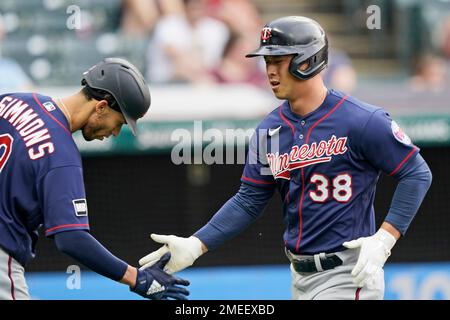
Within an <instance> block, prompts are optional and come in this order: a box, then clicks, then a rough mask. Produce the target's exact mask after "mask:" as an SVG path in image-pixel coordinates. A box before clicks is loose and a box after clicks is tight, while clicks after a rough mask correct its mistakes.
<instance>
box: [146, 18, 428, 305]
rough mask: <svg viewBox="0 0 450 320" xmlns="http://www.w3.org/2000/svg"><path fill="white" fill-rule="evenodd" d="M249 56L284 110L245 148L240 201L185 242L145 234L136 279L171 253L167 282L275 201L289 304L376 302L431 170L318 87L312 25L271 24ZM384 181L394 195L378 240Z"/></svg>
mask: <svg viewBox="0 0 450 320" xmlns="http://www.w3.org/2000/svg"><path fill="white" fill-rule="evenodd" d="M255 56H263V57H264V59H265V62H266V70H267V75H268V78H269V81H270V84H271V87H272V90H273V92H274V94H275V96H276V97H277V98H279V99H280V100H284V101H283V103H282V104H281V105H280V106H279V107H278V108H276V109H275V110H273V111H272V112H271V113H270V114H269V115H268V116H267V117H266V118H265V119H264V120H263V121H262V122H261V124H260V125H259V126H258V128H257V129H256V132H255V134H254V136H253V137H252V139H251V141H250V146H249V152H248V156H247V162H246V165H245V168H244V172H243V175H242V178H241V182H242V184H241V187H240V189H239V192H238V193H237V194H236V195H235V196H234V197H232V198H231V199H230V200H229V201H228V202H227V203H226V204H225V205H224V206H223V207H222V208H221V209H220V210H219V211H218V212H217V213H216V214H215V215H214V216H213V218H212V219H211V220H210V221H209V222H208V223H207V224H206V225H205V226H204V227H202V228H201V229H200V230H198V231H197V232H196V233H195V234H194V235H193V236H191V237H189V238H182V237H177V236H174V235H171V236H166V235H155V234H152V235H151V237H152V239H153V240H155V241H156V242H159V243H162V244H164V246H163V247H161V248H160V249H158V250H157V251H154V252H152V253H150V254H149V255H147V256H145V257H144V258H142V259H141V260H140V262H139V263H140V265H141V266H142V267H141V268H142V269H144V268H146V267H149V266H152V265H153V264H154V263H155V262H156V261H158V259H159V258H160V257H161V256H162V255H163V254H165V253H167V252H171V254H172V257H171V260H170V261H169V263H168V264H167V266H166V270H167V271H168V272H169V273H173V272H177V271H179V270H182V269H184V268H186V267H188V266H190V265H192V264H193V263H194V261H195V260H196V259H197V258H198V257H200V256H201V255H202V254H204V253H205V252H207V251H208V250H213V249H216V248H217V247H219V246H220V245H221V244H222V243H224V242H225V241H227V240H229V239H231V238H233V237H234V236H235V235H237V234H239V233H240V232H242V231H243V230H244V229H245V228H246V227H247V226H248V225H250V224H251V223H252V222H253V221H255V219H256V218H257V217H259V216H260V215H261V213H262V212H263V210H264V207H265V206H266V204H267V203H268V201H269V199H270V198H271V197H272V195H273V193H274V192H275V190H278V192H279V194H280V196H281V201H282V207H283V219H284V222H285V225H286V229H285V232H284V235H283V238H284V244H285V252H286V255H287V258H288V259H289V261H290V262H291V265H290V266H291V273H292V297H293V299H382V298H383V295H384V273H383V266H384V263H385V262H386V260H387V258H388V257H389V255H390V253H391V249H392V248H393V246H394V244H395V243H396V241H397V240H398V239H399V238H400V237H401V236H402V235H404V234H405V233H406V230H407V229H408V226H409V225H410V223H411V221H412V219H413V218H414V215H415V214H416V212H417V210H418V208H419V206H420V204H421V202H422V200H423V198H424V196H425V194H426V192H427V190H428V188H429V186H430V184H431V179H432V177H431V172H430V169H429V168H428V166H427V164H426V162H425V161H424V159H423V158H422V157H421V155H420V154H419V148H417V147H416V146H415V145H414V144H413V143H412V142H411V140H410V139H409V138H408V136H407V135H406V134H405V133H404V132H403V131H402V130H401V128H400V127H399V126H398V125H397V124H396V122H395V121H393V120H392V119H391V118H390V116H389V114H388V113H387V112H386V111H385V110H383V109H382V108H379V107H376V106H372V105H370V104H367V103H364V102H362V101H359V100H357V99H356V98H353V97H351V96H348V95H346V94H344V93H342V92H338V91H335V90H333V89H329V88H326V87H325V86H324V84H323V81H322V77H321V74H320V72H321V71H322V70H323V69H324V68H325V67H326V65H327V61H328V41H327V37H326V35H325V32H324V31H323V29H322V28H321V26H320V25H319V24H318V23H317V22H316V21H314V20H311V19H308V18H306V17H298V16H296V17H283V18H280V19H276V20H274V21H272V22H270V23H268V24H267V25H266V26H265V27H264V28H263V29H262V32H261V45H260V47H259V48H258V49H257V50H256V51H255V52H253V53H251V54H249V55H247V57H255ZM381 172H384V173H386V174H388V175H389V176H392V177H393V178H395V179H396V180H397V181H398V185H397V189H396V191H395V193H394V195H393V199H392V203H391V206H390V209H389V212H388V213H387V215H386V217H385V219H384V222H383V223H382V225H381V226H380V228H378V230H377V228H376V226H375V219H374V207H373V203H374V198H375V188H376V185H377V181H378V178H379V176H380V173H381Z"/></svg>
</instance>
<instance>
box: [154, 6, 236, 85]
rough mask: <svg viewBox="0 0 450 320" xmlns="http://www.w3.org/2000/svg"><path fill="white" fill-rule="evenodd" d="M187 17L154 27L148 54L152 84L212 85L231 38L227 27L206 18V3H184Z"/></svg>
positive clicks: (171, 17) (173, 16)
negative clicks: (215, 70)
mask: <svg viewBox="0 0 450 320" xmlns="http://www.w3.org/2000/svg"><path fill="white" fill-rule="evenodd" d="M183 4H184V8H185V12H184V14H171V15H168V16H165V17H163V18H162V19H161V20H160V21H158V23H157V24H156V26H155V30H154V34H153V37H152V38H151V41H150V44H149V47H148V51H147V66H148V67H147V78H148V80H149V81H150V82H153V83H155V82H157V83H168V82H188V83H189V82H191V83H192V82H204V81H207V82H209V81H211V79H210V77H209V73H208V71H209V70H210V69H211V68H213V67H215V66H216V65H217V64H218V63H219V62H220V59H221V57H222V54H223V49H224V47H225V44H226V42H227V40H228V37H229V31H228V28H227V27H226V25H225V24H224V23H222V22H220V21H218V20H216V19H213V18H210V17H208V16H206V13H205V10H206V6H205V4H206V3H205V0H183Z"/></svg>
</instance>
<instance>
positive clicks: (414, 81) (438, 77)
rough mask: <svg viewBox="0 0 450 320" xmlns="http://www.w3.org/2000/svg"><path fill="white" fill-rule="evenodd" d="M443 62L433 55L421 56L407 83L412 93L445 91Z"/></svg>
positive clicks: (445, 76)
mask: <svg viewBox="0 0 450 320" xmlns="http://www.w3.org/2000/svg"><path fill="white" fill-rule="evenodd" d="M446 79H447V74H446V68H445V61H444V60H443V59H442V58H440V57H438V56H435V55H432V54H426V55H423V56H421V57H420V58H419V59H418V61H417V63H416V66H415V70H414V74H413V76H412V77H411V79H410V81H409V83H410V87H411V88H412V89H413V90H414V91H432V92H439V91H442V90H444V89H446V82H447V81H446Z"/></svg>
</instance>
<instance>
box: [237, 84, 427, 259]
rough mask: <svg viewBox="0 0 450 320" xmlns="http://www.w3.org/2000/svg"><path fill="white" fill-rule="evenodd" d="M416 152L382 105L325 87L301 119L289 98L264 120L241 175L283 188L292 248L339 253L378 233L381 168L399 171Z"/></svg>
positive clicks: (302, 251)
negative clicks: (355, 241) (376, 206)
mask: <svg viewBox="0 0 450 320" xmlns="http://www.w3.org/2000/svg"><path fill="white" fill-rule="evenodd" d="M418 152H419V149H418V148H417V147H416V146H414V145H413V144H412V142H411V140H410V139H409V138H408V136H407V135H406V134H405V133H404V132H403V131H402V130H401V129H400V128H399V126H398V125H397V124H396V122H395V121H393V120H392V119H391V118H390V117H389V114H388V113H387V112H386V111H385V110H383V109H382V108H379V107H375V106H372V105H369V104H367V103H364V102H361V101H359V100H357V99H355V98H352V97H349V96H344V95H343V94H342V93H340V92H338V91H335V90H328V94H327V97H326V99H325V101H324V102H323V103H322V105H321V106H320V107H319V108H318V109H316V110H314V111H313V112H311V113H309V114H307V115H306V116H304V117H302V116H299V115H297V114H295V113H293V112H292V111H291V109H290V106H289V103H288V102H287V101H286V102H284V103H283V104H282V105H281V106H280V107H279V108H277V109H275V110H274V111H273V112H271V113H270V114H269V115H268V116H267V117H266V118H265V119H264V120H263V121H262V122H261V124H260V125H259V126H258V128H257V131H256V134H255V135H254V137H253V138H252V140H251V143H250V148H249V153H248V155H247V163H246V166H245V168H244V173H243V175H242V178H241V180H242V182H243V183H247V184H250V185H254V186H260V187H267V188H277V189H278V191H279V193H280V195H281V198H282V201H283V216H284V222H285V224H286V230H285V233H284V241H285V245H286V247H287V248H288V249H289V250H291V251H292V252H294V253H300V254H317V253H320V252H334V251H340V250H343V249H344V248H343V247H342V246H341V245H342V243H343V242H345V241H349V240H353V239H357V238H359V237H365V236H369V235H372V234H373V233H374V232H375V217H374V208H373V202H374V197H375V188H376V184H377V181H378V178H379V175H380V173H381V172H385V173H387V174H388V175H390V176H395V175H396V174H397V173H398V172H399V170H400V169H401V168H402V167H403V166H404V165H405V164H406V163H407V162H408V161H409V160H411V159H412V158H414V157H415V155H416V154H417V153H418Z"/></svg>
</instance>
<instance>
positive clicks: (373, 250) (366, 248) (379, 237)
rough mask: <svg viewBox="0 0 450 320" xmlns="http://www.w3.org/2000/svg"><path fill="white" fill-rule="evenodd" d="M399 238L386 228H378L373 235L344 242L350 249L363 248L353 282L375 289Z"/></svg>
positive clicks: (360, 286) (353, 271) (353, 272)
mask: <svg viewBox="0 0 450 320" xmlns="http://www.w3.org/2000/svg"><path fill="white" fill-rule="evenodd" d="M396 241H397V240H396V239H395V237H394V236H393V235H391V234H390V233H389V232H388V231H386V230H384V229H380V230H378V232H377V233H375V234H374V235H373V236H370V237H363V238H358V239H356V240H352V241H347V242H344V243H343V244H342V245H343V246H344V247H346V248H348V249H357V248H361V249H360V252H359V257H358V261H357V262H356V265H355V267H354V268H353V270H352V276H353V282H354V283H355V284H356V285H357V286H358V287H359V288H362V287H363V286H364V285H367V287H368V288H369V289H374V288H375V286H376V284H377V279H379V276H380V275H381V272H382V271H383V266H384V263H385V262H386V260H387V258H388V257H389V256H390V255H391V249H392V247H393V246H394V245H395V242H396Z"/></svg>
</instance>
